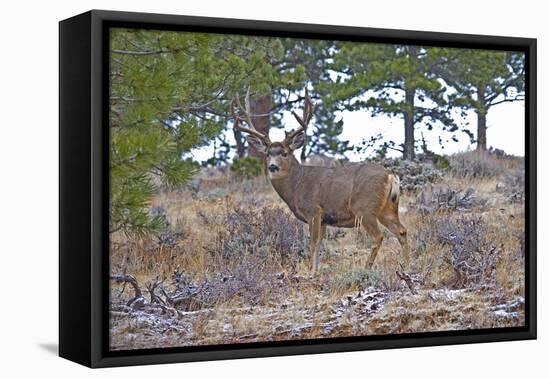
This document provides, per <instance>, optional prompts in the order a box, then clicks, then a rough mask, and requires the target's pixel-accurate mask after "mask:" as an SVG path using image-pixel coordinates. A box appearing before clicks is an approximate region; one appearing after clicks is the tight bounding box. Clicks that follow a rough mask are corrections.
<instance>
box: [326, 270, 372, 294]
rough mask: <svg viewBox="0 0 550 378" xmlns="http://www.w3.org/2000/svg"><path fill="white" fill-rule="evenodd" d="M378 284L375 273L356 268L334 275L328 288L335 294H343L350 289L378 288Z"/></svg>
mask: <svg viewBox="0 0 550 378" xmlns="http://www.w3.org/2000/svg"><path fill="white" fill-rule="evenodd" d="M379 282H380V275H379V273H378V272H377V271H375V270H372V269H365V268H358V269H353V270H349V271H345V272H342V273H340V274H337V275H335V276H334V277H333V278H332V280H331V282H330V287H331V289H332V290H333V291H335V292H344V291H349V290H350V289H360V288H366V287H369V286H378V284H379Z"/></svg>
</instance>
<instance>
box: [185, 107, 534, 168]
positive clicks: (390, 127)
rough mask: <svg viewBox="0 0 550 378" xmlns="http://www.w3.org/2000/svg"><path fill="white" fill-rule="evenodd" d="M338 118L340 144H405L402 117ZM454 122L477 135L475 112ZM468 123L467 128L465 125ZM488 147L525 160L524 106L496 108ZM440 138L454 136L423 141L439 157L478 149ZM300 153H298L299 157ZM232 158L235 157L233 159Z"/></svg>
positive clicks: (356, 157)
mask: <svg viewBox="0 0 550 378" xmlns="http://www.w3.org/2000/svg"><path fill="white" fill-rule="evenodd" d="M339 116H341V117H343V120H344V127H343V132H342V135H341V136H340V139H341V140H349V141H351V144H358V143H359V142H360V141H362V140H363V139H368V138H370V137H371V136H375V135H377V134H379V133H381V134H382V135H384V136H385V139H388V140H393V141H394V142H395V143H396V144H400V143H402V142H403V134H404V131H403V119H402V118H399V117H387V116H383V115H378V116H374V117H373V116H371V115H370V114H369V112H368V111H367V110H364V111H355V112H349V111H346V112H343V113H340V114H339ZM453 118H454V119H455V122H457V123H458V124H460V125H464V126H466V127H467V128H468V129H469V130H471V131H472V132H473V133H474V136H475V135H476V126H477V124H476V122H477V120H476V115H475V113H474V112H473V111H470V112H468V115H467V117H466V119H465V121H463V120H462V118H461V117H458V116H455V117H453ZM465 122H467V123H468V124H467V125H466V124H465ZM283 124H284V125H285V129H284V130H287V131H289V130H292V129H295V128H297V126H298V125H297V122H296V120H295V119H294V117H293V116H292V115H291V114H290V112H285V113H283ZM487 126H488V128H487V145H488V146H492V147H494V148H498V149H501V150H504V151H505V152H506V153H508V154H511V155H516V156H524V153H525V151H524V148H525V102H524V101H517V102H508V103H502V104H499V105H496V106H493V107H492V108H491V109H490V110H489V113H488V114H487ZM421 129H422V128H419V129H418V131H417V132H416V134H415V136H416V138H417V139H420V137H421V134H420V130H421ZM284 130H283V129H275V128H273V129H272V130H271V131H270V134H269V136H270V138H271V140H272V141H280V140H282V139H283V138H284ZM438 135H442V137H445V138H447V139H448V137H449V136H450V135H451V134H449V133H445V132H441V131H440V130H439V129H438V128H437V127H434V129H433V130H432V131H425V132H424V137H425V139H426V142H427V144H428V148H429V149H430V150H431V151H433V152H435V153H438V154H446V155H449V154H453V153H456V152H461V151H467V150H468V149H475V144H474V145H472V144H470V140H469V137H468V136H467V135H466V134H465V133H462V132H459V133H458V134H457V136H458V139H459V140H458V142H452V141H450V142H449V143H446V144H444V147H445V148H444V149H442V148H441V146H440V145H439V143H438ZM227 139H228V141H229V142H230V143H231V144H232V145H233V144H234V143H235V140H234V139H233V133H232V131H231V129H229V131H228V134H227ZM212 153H213V147H212V146H208V147H203V148H200V149H195V150H193V151H191V154H192V156H193V157H194V158H195V160H198V161H204V160H206V159H208V158H210V157H211V156H212ZM298 154H299V151H297V152H296V155H298ZM388 155H389V156H392V157H400V156H401V154H400V153H399V152H395V151H390V152H389V153H388ZM230 156H231V157H232V156H233V151H232V154H231V155H230ZM346 157H347V158H348V159H349V160H351V161H361V160H364V159H365V158H366V157H368V156H367V155H365V154H357V153H355V152H352V151H349V152H347V153H346Z"/></svg>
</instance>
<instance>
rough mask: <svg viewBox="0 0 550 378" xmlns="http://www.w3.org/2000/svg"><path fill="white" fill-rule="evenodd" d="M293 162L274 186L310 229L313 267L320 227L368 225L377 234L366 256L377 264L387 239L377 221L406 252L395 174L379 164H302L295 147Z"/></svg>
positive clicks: (317, 251) (369, 261) (404, 230)
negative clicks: (297, 157) (295, 153)
mask: <svg viewBox="0 0 550 378" xmlns="http://www.w3.org/2000/svg"><path fill="white" fill-rule="evenodd" d="M287 153H288V154H289V155H288V156H289V157H288V160H289V161H288V163H287V164H286V165H285V166H284V167H281V168H280V169H281V171H279V172H277V173H278V178H271V183H272V185H273V188H274V189H275V191H276V192H277V193H278V194H279V196H280V197H281V198H282V199H283V201H285V203H286V204H287V205H288V207H289V209H290V210H291V211H292V212H293V213H294V215H295V216H296V217H297V218H298V219H300V220H301V221H303V222H305V223H308V225H309V229H310V251H311V254H312V272H313V273H315V272H316V271H317V269H318V253H319V244H320V242H321V240H322V237H323V234H324V232H321V230H320V228H321V227H323V228H324V227H326V226H333V227H347V228H350V227H356V226H357V225H358V224H359V225H361V226H363V227H364V228H365V230H366V231H367V233H368V234H369V235H370V236H371V237H372V238H373V239H374V247H373V249H372V252H371V254H370V256H369V258H368V260H367V266H369V267H370V266H372V264H373V263H374V260H375V259H376V255H377V253H378V250H379V249H380V246H381V244H382V240H383V234H382V232H381V231H380V227H379V224H378V222H380V223H381V224H383V225H384V226H385V227H386V228H388V230H389V231H390V232H392V233H393V234H394V235H395V236H396V237H397V238H398V239H399V242H400V243H401V245H402V246H403V250H404V254H405V256H404V257H405V260H408V257H407V248H406V244H407V237H406V235H407V231H406V229H405V227H404V226H403V225H402V224H401V222H400V221H399V214H398V209H399V188H398V187H397V188H396V187H395V183H396V181H397V185H398V180H395V176H394V175H393V174H390V173H389V172H388V171H387V170H386V169H385V168H384V167H382V166H380V165H378V164H371V163H368V164H358V165H347V166H343V167H338V168H331V167H317V166H305V165H301V164H300V163H299V162H298V161H297V160H296V158H295V157H294V156H293V155H292V153H291V152H290V151H287Z"/></svg>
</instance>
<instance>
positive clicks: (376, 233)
mask: <svg viewBox="0 0 550 378" xmlns="http://www.w3.org/2000/svg"><path fill="white" fill-rule="evenodd" d="M368 219H369V220H367V221H366V222H365V221H364V220H363V227H364V228H365V230H366V231H367V233H368V234H369V235H370V236H371V237H372V238H373V239H374V245H373V247H372V251H371V253H370V255H369V258H368V260H367V265H366V267H367V269H368V268H370V267H372V264H374V260H375V259H376V255H377V254H378V251H379V250H380V246H381V245H382V240H384V235H383V234H382V231H380V227H379V226H378V220H377V219H376V218H374V217H372V218H368ZM371 219H372V220H371Z"/></svg>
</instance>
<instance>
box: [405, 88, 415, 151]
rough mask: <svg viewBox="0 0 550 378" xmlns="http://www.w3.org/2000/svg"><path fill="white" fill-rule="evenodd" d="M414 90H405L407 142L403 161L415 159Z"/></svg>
mask: <svg viewBox="0 0 550 378" xmlns="http://www.w3.org/2000/svg"><path fill="white" fill-rule="evenodd" d="M415 92H416V91H415V90H414V89H409V88H406V89H405V108H406V109H405V111H404V112H403V117H404V118H405V142H404V143H403V159H405V160H413V159H414V155H415V154H414V95H415Z"/></svg>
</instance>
